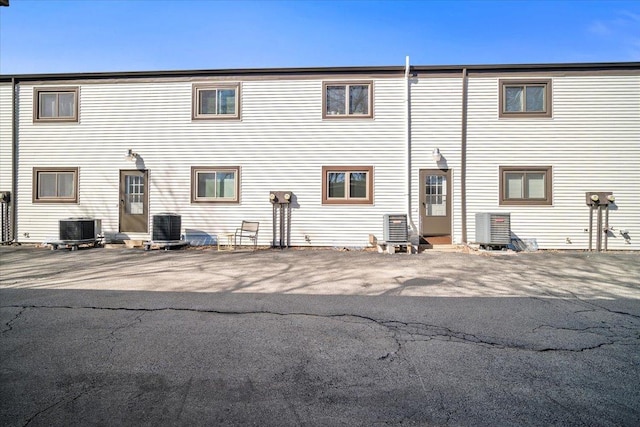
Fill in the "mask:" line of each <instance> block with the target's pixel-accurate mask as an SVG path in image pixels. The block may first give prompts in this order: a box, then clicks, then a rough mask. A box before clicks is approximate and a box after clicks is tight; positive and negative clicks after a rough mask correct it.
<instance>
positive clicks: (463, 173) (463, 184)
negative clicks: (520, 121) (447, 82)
mask: <svg viewBox="0 0 640 427" xmlns="http://www.w3.org/2000/svg"><path fill="white" fill-rule="evenodd" d="M468 86H469V76H468V74H467V69H466V68H463V69H462V129H461V141H460V205H461V209H460V217H461V220H462V243H463V244H465V245H466V244H467V99H468Z"/></svg>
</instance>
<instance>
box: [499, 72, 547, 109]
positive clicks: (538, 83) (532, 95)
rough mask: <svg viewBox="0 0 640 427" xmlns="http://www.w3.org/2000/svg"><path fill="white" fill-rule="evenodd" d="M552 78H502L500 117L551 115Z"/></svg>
mask: <svg viewBox="0 0 640 427" xmlns="http://www.w3.org/2000/svg"><path fill="white" fill-rule="evenodd" d="M551 109H552V108H551V80H548V79H547V80H500V117H551Z"/></svg>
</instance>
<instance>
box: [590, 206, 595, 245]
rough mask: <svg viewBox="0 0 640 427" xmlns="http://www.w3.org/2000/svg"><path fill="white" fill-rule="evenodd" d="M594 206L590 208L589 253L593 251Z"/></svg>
mask: <svg viewBox="0 0 640 427" xmlns="http://www.w3.org/2000/svg"><path fill="white" fill-rule="evenodd" d="M593 208H594V206H593V205H590V206H589V252H591V251H592V250H593V244H592V242H593Z"/></svg>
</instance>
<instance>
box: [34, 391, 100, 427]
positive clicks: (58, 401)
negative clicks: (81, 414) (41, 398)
mask: <svg viewBox="0 0 640 427" xmlns="http://www.w3.org/2000/svg"><path fill="white" fill-rule="evenodd" d="M89 391H91V390H90V389H89V390H82V391H81V392H80V393H78V394H77V395H75V396H74V397H73V398H71V399H69V398H68V396H65V397H63V398H62V399H59V400H57V401H55V402H54V403H52V404H51V405H49V406H47V407H46V408H44V409H41V410H40V411H38V412H36V413H35V414H33V415H31V416H30V417H29V418H27V420H26V421H25V423H24V424H23V425H22V427H26V426H28V425H29V424H31V421H33V420H35V419H36V418H37V417H38V416H39V415H41V414H44V413H45V412H47V411H49V410H50V409H53V408H55V407H56V406H58V405H60V404H61V403H71V402H74V401H76V400H78V399H79V398H80V397H81V396H82V395H84V394H87V393H89Z"/></svg>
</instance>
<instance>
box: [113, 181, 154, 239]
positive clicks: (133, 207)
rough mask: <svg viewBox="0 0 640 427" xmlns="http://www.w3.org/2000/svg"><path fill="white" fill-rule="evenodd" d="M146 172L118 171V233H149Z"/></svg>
mask: <svg viewBox="0 0 640 427" xmlns="http://www.w3.org/2000/svg"><path fill="white" fill-rule="evenodd" d="M148 187H149V185H148V172H147V171H139V170H121V171H120V227H119V228H120V232H121V233H147V232H149V215H148V204H149V202H148V201H149V195H148Z"/></svg>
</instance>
